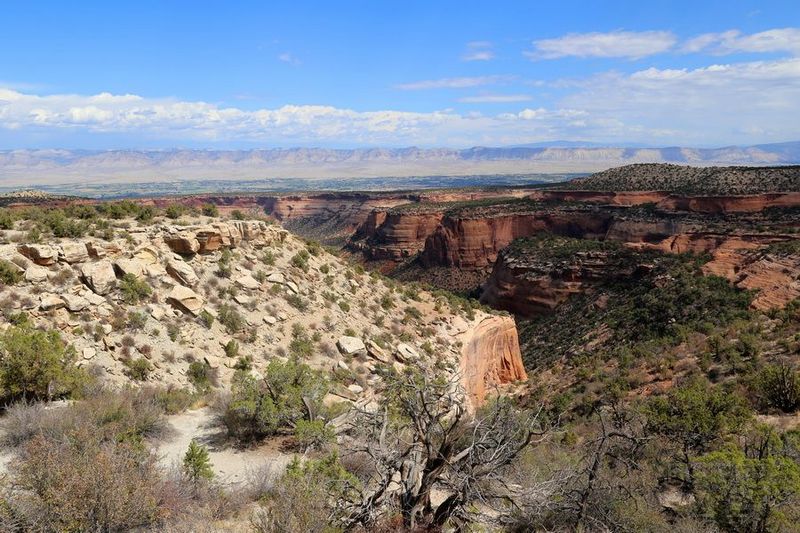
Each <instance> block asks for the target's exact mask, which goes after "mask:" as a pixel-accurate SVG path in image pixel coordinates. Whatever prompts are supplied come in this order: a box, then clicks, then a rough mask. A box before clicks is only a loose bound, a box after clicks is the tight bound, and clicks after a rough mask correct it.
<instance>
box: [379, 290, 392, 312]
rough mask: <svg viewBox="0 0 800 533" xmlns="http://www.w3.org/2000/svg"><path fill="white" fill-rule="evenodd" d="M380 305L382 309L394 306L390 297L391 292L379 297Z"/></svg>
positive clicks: (385, 309)
mask: <svg viewBox="0 0 800 533" xmlns="http://www.w3.org/2000/svg"><path fill="white" fill-rule="evenodd" d="M380 305H381V307H382V308H383V310H384V311H388V310H389V309H391V308H392V307H394V298H392V295H391V294H384V295H383V296H382V297H381V300H380Z"/></svg>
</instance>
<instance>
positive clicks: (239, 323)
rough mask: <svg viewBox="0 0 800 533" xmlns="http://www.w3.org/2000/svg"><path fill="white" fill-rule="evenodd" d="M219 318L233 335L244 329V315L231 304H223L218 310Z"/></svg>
mask: <svg viewBox="0 0 800 533" xmlns="http://www.w3.org/2000/svg"><path fill="white" fill-rule="evenodd" d="M217 319H218V320H219V323H220V324H222V325H223V326H225V329H226V330H227V331H228V333H230V334H231V335H233V334H234V333H238V332H239V331H241V330H242V329H244V325H245V321H244V317H242V315H240V314H239V312H238V311H237V310H236V309H234V308H233V307H231V306H230V305H227V304H223V305H221V306H220V307H219V309H218V311H217Z"/></svg>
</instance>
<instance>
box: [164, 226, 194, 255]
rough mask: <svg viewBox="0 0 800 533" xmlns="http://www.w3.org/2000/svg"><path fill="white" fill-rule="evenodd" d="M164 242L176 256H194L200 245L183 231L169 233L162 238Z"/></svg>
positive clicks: (189, 234) (191, 235)
mask: <svg viewBox="0 0 800 533" xmlns="http://www.w3.org/2000/svg"><path fill="white" fill-rule="evenodd" d="M164 242H165V243H167V246H169V248H170V250H172V251H173V252H175V253H176V254H180V255H194V254H196V253H197V252H199V251H200V243H199V242H198V241H197V239H196V238H195V236H194V234H192V233H187V232H184V231H181V232H176V233H170V234H169V235H166V236H165V237H164Z"/></svg>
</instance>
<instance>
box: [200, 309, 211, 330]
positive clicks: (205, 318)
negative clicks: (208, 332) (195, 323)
mask: <svg viewBox="0 0 800 533" xmlns="http://www.w3.org/2000/svg"><path fill="white" fill-rule="evenodd" d="M197 318H198V320H200V323H201V324H203V325H204V326H205V327H207V328H210V327H211V326H212V325H213V324H214V315H212V314H211V313H209V312H208V311H206V310H205V309H203V310H202V311H201V312H200V314H199V315H198V316H197Z"/></svg>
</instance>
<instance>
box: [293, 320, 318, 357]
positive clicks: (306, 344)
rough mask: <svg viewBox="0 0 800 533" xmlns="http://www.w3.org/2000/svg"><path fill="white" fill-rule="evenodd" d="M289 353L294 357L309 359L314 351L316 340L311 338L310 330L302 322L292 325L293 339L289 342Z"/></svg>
mask: <svg viewBox="0 0 800 533" xmlns="http://www.w3.org/2000/svg"><path fill="white" fill-rule="evenodd" d="M289 353H290V354H291V355H293V356H294V357H299V358H301V359H308V358H309V357H311V356H312V355H313V353H314V342H313V341H312V340H311V339H310V338H309V336H308V332H307V331H306V330H305V328H304V327H303V326H302V325H301V324H296V323H295V324H293V325H292V340H291V342H290V343H289Z"/></svg>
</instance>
